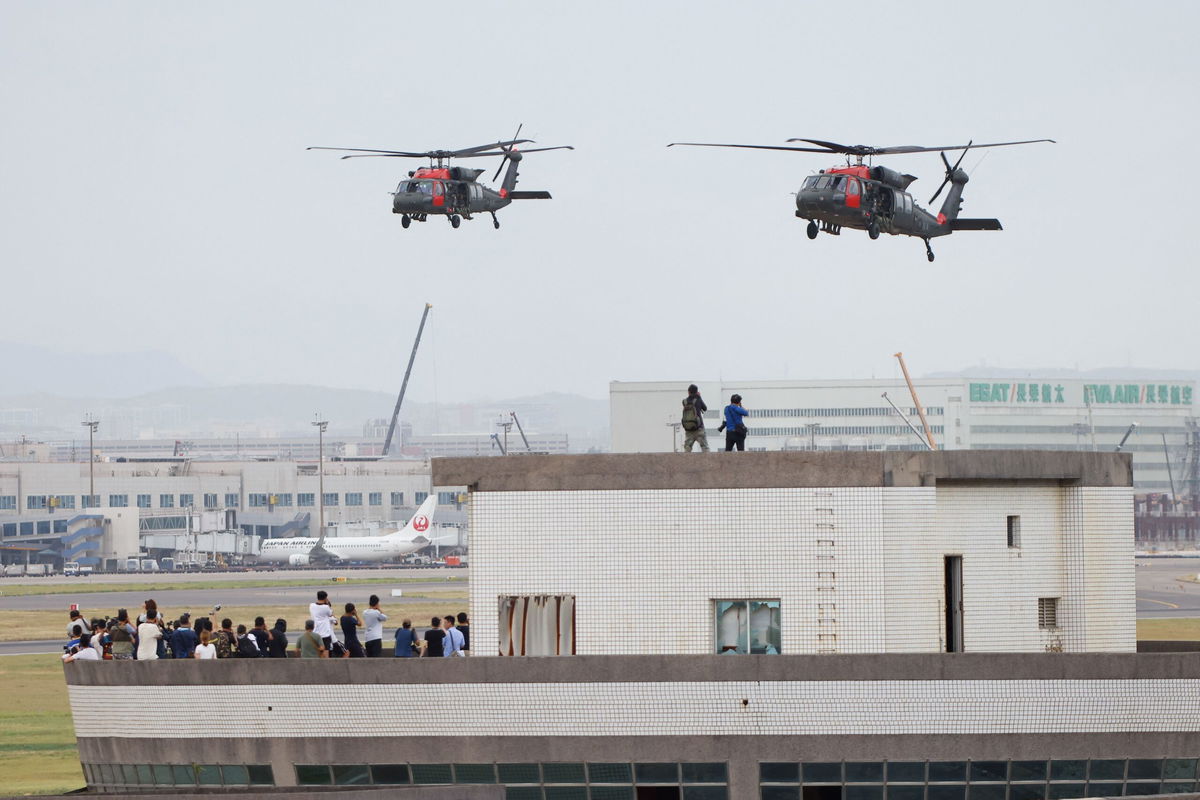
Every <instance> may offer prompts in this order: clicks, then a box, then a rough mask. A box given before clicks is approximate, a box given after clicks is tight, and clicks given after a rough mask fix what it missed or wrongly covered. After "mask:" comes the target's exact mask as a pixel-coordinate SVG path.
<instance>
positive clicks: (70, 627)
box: [67, 609, 88, 639]
mask: <svg viewBox="0 0 1200 800" xmlns="http://www.w3.org/2000/svg"><path fill="white" fill-rule="evenodd" d="M87 629H88V625H87V621H86V620H85V619H84V618H83V615H82V614H80V613H79V612H78V611H77V610H75V609H71V621H70V622H69V623H67V638H68V639H78V638H79V635H80V634H81V633H86V632H87Z"/></svg>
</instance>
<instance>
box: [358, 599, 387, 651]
mask: <svg viewBox="0 0 1200 800" xmlns="http://www.w3.org/2000/svg"><path fill="white" fill-rule="evenodd" d="M367 602H368V603H369V607H368V608H367V610H366V611H364V612H363V614H362V616H363V623H364V625H365V627H366V631H365V632H364V635H363V642H364V647H365V649H366V651H367V658H379V657H380V656H381V655H383V623H384V622H386V621H387V614H385V613H383V609H382V608H380V607H379V595H377V594H373V595H371V598H370V600H368V601H367Z"/></svg>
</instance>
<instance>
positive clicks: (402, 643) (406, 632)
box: [394, 619, 417, 658]
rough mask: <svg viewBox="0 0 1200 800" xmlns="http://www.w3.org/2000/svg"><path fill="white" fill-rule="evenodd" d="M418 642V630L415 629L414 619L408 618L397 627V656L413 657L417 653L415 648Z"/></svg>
mask: <svg viewBox="0 0 1200 800" xmlns="http://www.w3.org/2000/svg"><path fill="white" fill-rule="evenodd" d="M416 643H417V632H416V631H414V630H413V626H412V620H410V619H406V620H404V622H403V623H401V625H400V627H399V628H397V629H396V652H395V654H394V655H395V656H396V658H412V657H413V656H415V655H416V654H417V653H416V651H415V650H414V649H413V648H414V646H415V645H416Z"/></svg>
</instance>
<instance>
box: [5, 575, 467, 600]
mask: <svg viewBox="0 0 1200 800" xmlns="http://www.w3.org/2000/svg"><path fill="white" fill-rule="evenodd" d="M450 577H455V576H450ZM452 582H453V581H450V580H449V579H448V578H444V577H423V578H347V579H346V580H344V581H339V582H338V586H370V585H381V584H392V585H393V586H404V585H407V584H431V583H452ZM331 583H333V581H331V580H330V579H329V578H318V577H315V576H314V577H313V578H286V579H282V580H276V581H273V580H270V579H269V578H262V579H258V578H255V579H254V580H244V581H236V580H212V581H197V582H189V583H181V582H178V581H172V580H171V579H170V578H163V579H161V580H154V581H149V582H145V581H143V582H141V583H99V582H95V583H93V582H91V581H89V580H88V579H87V578H80V579H79V580H76V581H71V582H69V583H36V584H34V583H12V584H4V583H0V597H33V596H36V595H43V594H100V593H103V592H170V591H176V590H191V589H201V590H202V589H269V588H272V587H280V588H286V587H293V586H325V585H326V584H331Z"/></svg>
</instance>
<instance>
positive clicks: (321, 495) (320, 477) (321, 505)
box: [313, 414, 329, 536]
mask: <svg viewBox="0 0 1200 800" xmlns="http://www.w3.org/2000/svg"><path fill="white" fill-rule="evenodd" d="M315 416H318V417H319V416H320V414H316V415H315ZM313 425H315V426H316V428H317V525H318V526H319V529H320V533H319V534H318V536H324V535H325V429H326V428H328V427H329V420H324V419H319V420H315V421H314V422H313Z"/></svg>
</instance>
